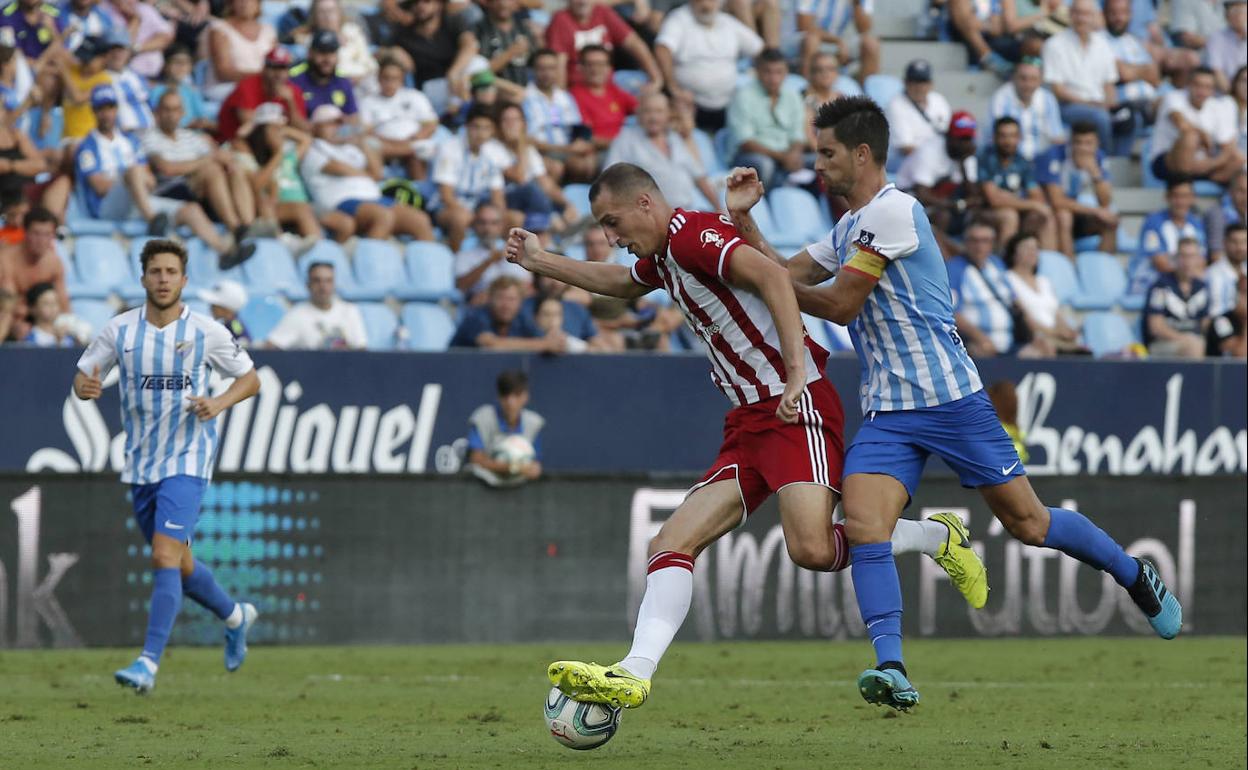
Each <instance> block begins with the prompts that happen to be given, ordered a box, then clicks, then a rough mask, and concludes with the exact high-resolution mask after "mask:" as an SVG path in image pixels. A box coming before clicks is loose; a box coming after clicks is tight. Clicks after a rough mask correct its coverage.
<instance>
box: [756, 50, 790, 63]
mask: <svg viewBox="0 0 1248 770" xmlns="http://www.w3.org/2000/svg"><path fill="white" fill-rule="evenodd" d="M776 63H780V64H783V65H785V66H788V64H789V60H788V59H786V58H784V54H783V53H781V52H780V49H779V48H764V49H763V50H761V51H759V52H758V56H757V57H756V58H755V59H754V66H755V67H762V66H763V65H764V64H776Z"/></svg>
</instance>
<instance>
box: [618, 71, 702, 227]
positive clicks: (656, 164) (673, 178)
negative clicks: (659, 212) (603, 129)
mask: <svg viewBox="0 0 1248 770" xmlns="http://www.w3.org/2000/svg"><path fill="white" fill-rule="evenodd" d="M604 163H605V165H607V166H611V165H613V164H615V163H632V164H634V165H637V166H640V167H642V168H644V169H645V170H646V171H648V172H650V175H651V176H653V177H654V181H655V182H657V183H658V185H659V189H660V190H662V191H663V197H664V198H666V199H667V201H668V203H671V204H672V206H673V207H676V208H682V209H695V208H696V209H701V208H703V207H704V206H705V205H706V203H704V202H702V200H700V199H699V193H700V194H701V198H704V199H705V200H706V201H708V202H710V203H711V205H712V206H716V205H717V204H716V203H715V201H717V200H718V199H719V194H718V193H717V192H716V190H715V187H714V186H713V185H712V184H711V182H710V180H709V179H708V178H707V176H706V169H705V168H704V167H703V166H702V163H701V161H699V160H697V159H696V158H695V157H694V156H693V154H692V153H690V151H689V147H688V146H687V145H686V144H685V140H684V139H683V138H682V137H681V136H680V134H678V133H676V131H675V129H673V128H672V111H671V106H670V103H669V102H668V100H667V97H666V96H664V95H663V94H661V93H653V94H645V95H643V96H642V97H641V99H640V101H639V102H638V105H637V125H635V126H625V127H624V128H623V129H621V130H620V133H619V135H618V136H616V137H615V139H614V140H612V142H611V148H610V149H609V150H608V151H607V159H606V161H604Z"/></svg>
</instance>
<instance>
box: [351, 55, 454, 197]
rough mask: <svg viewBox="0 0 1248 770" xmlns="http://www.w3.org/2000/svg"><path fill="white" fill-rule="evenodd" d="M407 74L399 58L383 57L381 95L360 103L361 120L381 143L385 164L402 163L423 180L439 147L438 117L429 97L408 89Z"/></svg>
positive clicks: (378, 77)
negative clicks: (434, 137) (436, 143)
mask: <svg viewBox="0 0 1248 770" xmlns="http://www.w3.org/2000/svg"><path fill="white" fill-rule="evenodd" d="M406 78H407V71H406V70H404V69H403V65H402V64H401V63H400V62H399V60H398V59H395V58H392V57H388V56H387V57H383V58H382V59H381V61H380V62H378V71H377V87H378V92H377V93H376V94H371V95H369V96H365V97H364V98H363V99H361V100H360V120H361V123H362V124H363V128H364V130H365V131H366V132H368V134H369V135H370V136H373V137H376V138H377V139H378V140H379V141H380V142H381V155H382V157H383V158H384V159H385V160H386V161H399V162H401V163H403V165H404V167H405V168H406V169H407V174H408V176H409V177H410V178H412V179H424V178H425V177H426V176H427V175H428V174H427V171H428V169H427V168H426V165H427V163H428V162H429V161H430V160H431V159H432V158H433V153H434V151H435V150H436V149H437V146H436V145H435V144H434V141H433V134H434V132H435V131H437V130H438V114H437V113H436V112H434V109H433V104H432V103H431V102H430V101H429V97H427V96H425V95H424V93H422V92H421V91H419V90H417V89H415V88H407V87H405V86H404V85H403V81H404V80H405V79H406Z"/></svg>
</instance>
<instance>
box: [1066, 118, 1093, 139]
mask: <svg viewBox="0 0 1248 770" xmlns="http://www.w3.org/2000/svg"><path fill="white" fill-rule="evenodd" d="M1076 134H1097V130H1096V124H1095V123H1093V122H1091V121H1089V120H1078V121H1075V123H1074V124H1073V125H1071V127H1070V135H1071V137H1072V138H1073V137H1074V136H1075V135H1076ZM1097 135H1098V136H1099V134H1097Z"/></svg>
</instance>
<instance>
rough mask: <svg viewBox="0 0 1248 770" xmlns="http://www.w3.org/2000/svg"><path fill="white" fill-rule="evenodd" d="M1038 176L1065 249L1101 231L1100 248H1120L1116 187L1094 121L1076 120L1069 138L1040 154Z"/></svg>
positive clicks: (1070, 253) (1065, 251) (1072, 248)
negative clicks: (1114, 201) (1064, 142)
mask: <svg viewBox="0 0 1248 770" xmlns="http://www.w3.org/2000/svg"><path fill="white" fill-rule="evenodd" d="M1036 182H1037V183H1039V185H1040V186H1041V187H1042V188H1043V189H1044V192H1045V197H1047V198H1048V200H1049V205H1050V206H1052V207H1053V211H1054V213H1055V215H1056V217H1057V243H1058V248H1059V249H1060V250H1061V251H1062V253H1063V254H1065V255H1067V256H1069V257H1074V255H1075V240H1076V239H1078V238H1083V237H1085V236H1091V235H1099V236H1100V237H1101V243H1100V250H1101V251H1104V252H1106V253H1110V254H1112V253H1114V252H1115V251H1117V246H1116V244H1117V242H1118V241H1117V239H1118V214H1117V213H1116V212H1115V211H1114V210H1113V208H1111V206H1112V203H1113V196H1114V190H1113V186H1112V185H1111V184H1110V179H1109V168H1108V167H1107V166H1106V164H1105V153H1104V152H1103V151H1102V150H1101V148H1100V140H1099V138H1098V134H1097V130H1096V126H1095V125H1093V124H1092V123H1076V124H1075V125H1073V126H1071V128H1070V141H1069V142H1068V143H1066V144H1058V145H1054V146H1053V147H1050V148H1049V149H1048V150H1047V151H1045V152H1044V154H1042V155H1039V156H1037V157H1036Z"/></svg>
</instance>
